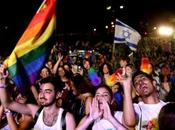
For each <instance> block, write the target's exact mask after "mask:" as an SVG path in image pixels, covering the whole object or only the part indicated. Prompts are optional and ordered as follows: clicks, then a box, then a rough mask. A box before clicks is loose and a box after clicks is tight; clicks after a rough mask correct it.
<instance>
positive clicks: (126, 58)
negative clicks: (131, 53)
mask: <svg viewBox="0 0 175 130" xmlns="http://www.w3.org/2000/svg"><path fill="white" fill-rule="evenodd" d="M121 60H124V61H126V62H127V63H129V58H128V57H127V56H121V57H120V58H119V61H121Z"/></svg>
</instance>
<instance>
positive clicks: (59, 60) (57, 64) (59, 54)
mask: <svg viewBox="0 0 175 130" xmlns="http://www.w3.org/2000/svg"><path fill="white" fill-rule="evenodd" d="M62 59H63V56H62V55H61V53H58V60H57V62H56V63H55V65H54V66H53V72H52V73H53V74H54V75H55V74H56V73H57V69H58V66H59V65H60V63H61V60H62Z"/></svg>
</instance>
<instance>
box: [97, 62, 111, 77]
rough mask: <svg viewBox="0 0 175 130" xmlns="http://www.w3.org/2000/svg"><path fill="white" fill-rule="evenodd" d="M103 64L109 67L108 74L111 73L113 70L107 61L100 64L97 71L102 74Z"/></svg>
mask: <svg viewBox="0 0 175 130" xmlns="http://www.w3.org/2000/svg"><path fill="white" fill-rule="evenodd" d="M104 65H106V66H107V67H108V69H109V74H112V72H113V70H112V66H111V65H110V64H109V63H106V62H105V63H103V64H102V65H101V66H100V68H99V71H100V72H101V74H104V73H103V67H104Z"/></svg>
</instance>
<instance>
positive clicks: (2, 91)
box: [0, 65, 39, 117]
mask: <svg viewBox="0 0 175 130" xmlns="http://www.w3.org/2000/svg"><path fill="white" fill-rule="evenodd" d="M4 72H6V69H5V67H4V65H1V66H0V99H1V103H2V105H3V106H4V107H5V108H8V109H10V110H13V111H15V112H18V113H22V114H27V115H31V116H32V117H34V115H35V113H36V111H37V110H38V108H39V107H38V106H37V105H32V104H28V105H27V104H20V103H17V102H15V101H13V100H11V99H10V96H9V94H8V92H7V90H6V87H7V84H6V80H7V77H8V73H7V72H6V73H4Z"/></svg>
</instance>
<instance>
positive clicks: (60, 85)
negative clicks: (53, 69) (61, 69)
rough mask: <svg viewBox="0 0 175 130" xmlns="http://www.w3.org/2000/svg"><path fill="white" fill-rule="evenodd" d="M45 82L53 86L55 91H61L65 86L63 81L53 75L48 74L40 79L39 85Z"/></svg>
mask: <svg viewBox="0 0 175 130" xmlns="http://www.w3.org/2000/svg"><path fill="white" fill-rule="evenodd" d="M45 83H51V84H53V86H54V89H55V91H56V92H57V91H61V90H63V88H64V87H65V83H63V82H62V81H61V80H60V79H59V78H57V77H54V76H48V77H46V78H43V79H41V81H40V85H42V84H45Z"/></svg>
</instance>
